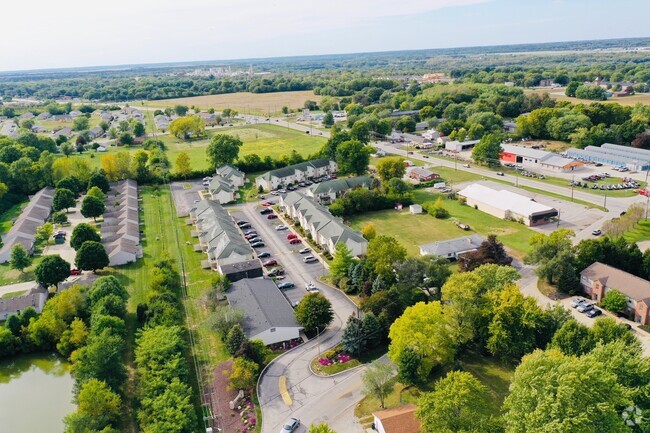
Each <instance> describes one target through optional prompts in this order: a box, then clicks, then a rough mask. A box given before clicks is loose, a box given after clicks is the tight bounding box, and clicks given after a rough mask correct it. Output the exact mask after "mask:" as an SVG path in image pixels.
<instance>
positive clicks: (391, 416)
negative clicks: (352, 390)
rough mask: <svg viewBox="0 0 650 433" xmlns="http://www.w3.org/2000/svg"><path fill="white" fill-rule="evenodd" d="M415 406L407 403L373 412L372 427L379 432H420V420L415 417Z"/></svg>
mask: <svg viewBox="0 0 650 433" xmlns="http://www.w3.org/2000/svg"><path fill="white" fill-rule="evenodd" d="M416 409H417V406H416V405H414V404H407V405H403V406H398V407H395V408H392V409H385V410H382V411H379V412H374V413H373V414H372V416H373V417H374V420H373V427H374V429H375V430H376V431H377V432H379V433H420V421H419V420H418V419H417V418H416V417H415V410H416Z"/></svg>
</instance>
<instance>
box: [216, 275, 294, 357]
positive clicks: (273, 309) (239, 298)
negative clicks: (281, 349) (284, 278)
mask: <svg viewBox="0 0 650 433" xmlns="http://www.w3.org/2000/svg"><path fill="white" fill-rule="evenodd" d="M226 298H227V299H228V303H229V304H230V306H231V307H232V308H233V309H239V310H242V311H244V316H245V319H244V324H243V328H244V332H246V336H247V337H248V339H249V340H262V341H263V342H264V344H266V345H267V346H269V345H275V344H279V343H284V342H290V341H292V340H297V339H299V338H300V331H301V330H302V327H301V326H300V325H299V324H298V322H296V318H295V314H294V311H293V308H291V305H290V304H289V301H288V300H287V298H285V297H284V294H283V293H282V292H281V291H280V289H278V287H277V286H276V285H275V283H274V282H273V281H272V280H270V279H265V278H254V279H253V278H244V279H241V280H239V281H236V282H234V283H232V285H231V286H230V290H229V291H228V293H227V294H226Z"/></svg>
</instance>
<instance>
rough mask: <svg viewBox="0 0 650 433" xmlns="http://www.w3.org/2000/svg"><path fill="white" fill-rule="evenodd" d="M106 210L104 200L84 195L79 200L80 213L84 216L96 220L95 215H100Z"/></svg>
mask: <svg viewBox="0 0 650 433" xmlns="http://www.w3.org/2000/svg"><path fill="white" fill-rule="evenodd" d="M104 210H106V206H105V205H104V202H102V201H101V200H98V199H97V198H95V197H91V196H86V198H84V199H83V201H82V202H81V215H83V216H84V217H86V218H93V219H94V220H95V221H97V217H98V216H101V215H102V214H103V213H104Z"/></svg>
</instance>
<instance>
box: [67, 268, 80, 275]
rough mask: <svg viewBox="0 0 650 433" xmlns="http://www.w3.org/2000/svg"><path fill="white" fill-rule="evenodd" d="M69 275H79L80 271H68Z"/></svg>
mask: <svg viewBox="0 0 650 433" xmlns="http://www.w3.org/2000/svg"><path fill="white" fill-rule="evenodd" d="M70 275H81V271H80V270H79V269H70Z"/></svg>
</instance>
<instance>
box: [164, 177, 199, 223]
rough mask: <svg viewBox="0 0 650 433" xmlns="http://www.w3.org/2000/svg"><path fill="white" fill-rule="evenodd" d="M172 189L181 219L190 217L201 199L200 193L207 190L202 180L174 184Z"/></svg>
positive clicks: (177, 212)
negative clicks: (191, 210) (193, 208)
mask: <svg viewBox="0 0 650 433" xmlns="http://www.w3.org/2000/svg"><path fill="white" fill-rule="evenodd" d="M188 187H189V188H188ZM171 188H172V197H173V198H174V204H175V205H176V214H177V216H178V217H179V218H182V217H186V216H188V215H189V213H190V209H192V207H193V206H194V203H195V201H196V200H199V199H200V198H201V196H200V195H199V191H201V190H202V189H205V187H204V186H203V181H202V180H201V179H194V180H187V181H183V182H172V183H171Z"/></svg>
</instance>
